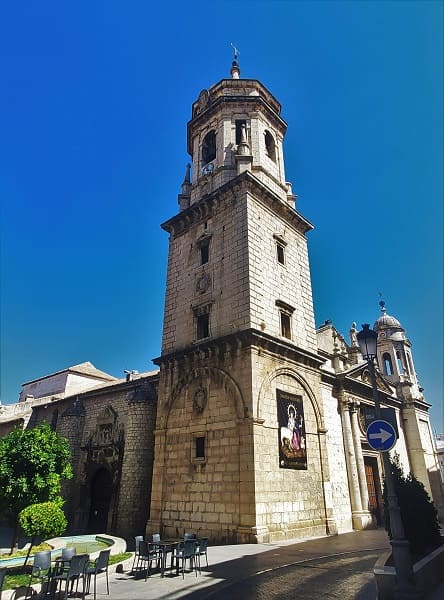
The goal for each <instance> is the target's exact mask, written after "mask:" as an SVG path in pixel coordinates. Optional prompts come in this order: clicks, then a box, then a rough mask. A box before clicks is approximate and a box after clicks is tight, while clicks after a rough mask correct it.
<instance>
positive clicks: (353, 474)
mask: <svg viewBox="0 0 444 600" xmlns="http://www.w3.org/2000/svg"><path fill="white" fill-rule="evenodd" d="M340 410H341V420H342V435H343V437H344V450H345V460H346V464H347V477H348V488H349V493H350V502H351V509H352V524H353V528H354V529H364V527H365V524H366V522H367V518H365V520H364V521H365V522H363V519H362V517H363V511H362V502H361V490H360V488H359V477H358V469H357V465H356V457H355V447H354V443H353V433H352V427H351V420H350V411H349V406H348V403H346V402H344V401H343V400H342V402H341V404H340ZM366 515H368V513H366Z"/></svg>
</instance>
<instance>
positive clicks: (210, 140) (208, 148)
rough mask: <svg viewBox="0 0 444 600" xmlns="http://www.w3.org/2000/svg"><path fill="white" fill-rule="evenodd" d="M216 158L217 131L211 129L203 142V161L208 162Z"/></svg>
mask: <svg viewBox="0 0 444 600" xmlns="http://www.w3.org/2000/svg"><path fill="white" fill-rule="evenodd" d="M215 158H216V132H215V131H214V130H212V131H209V132H208V133H207V135H206V136H205V137H204V139H203V142H202V162H203V164H204V165H206V164H208V163H209V162H211V161H212V160H214V159H215Z"/></svg>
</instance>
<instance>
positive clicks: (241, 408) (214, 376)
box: [166, 366, 248, 427]
mask: <svg viewBox="0 0 444 600" xmlns="http://www.w3.org/2000/svg"><path fill="white" fill-rule="evenodd" d="M196 380H197V381H198V380H200V381H202V382H204V381H205V380H207V381H213V382H214V383H215V384H219V385H220V386H221V387H222V388H223V389H224V391H225V392H227V396H228V397H230V398H232V401H233V408H234V411H235V414H236V415H237V417H238V418H239V419H242V418H244V417H245V416H247V414H248V408H247V406H246V405H245V402H244V398H243V395H242V392H241V390H240V388H239V386H238V385H237V383H236V382H235V380H234V379H233V378H232V377H231V376H230V375H229V374H228V373H227V372H226V371H224V370H223V369H219V368H217V367H211V366H202V367H195V368H193V369H191V370H190V371H188V372H186V373H185V374H184V375H182V374H181V377H180V380H179V382H178V383H177V384H176V385H175V386H174V387H173V389H172V390H171V397H170V401H169V402H168V408H167V414H166V426H167V427H168V419H169V416H170V414H171V411H172V409H173V408H174V406H175V403H176V401H177V399H178V398H180V396H181V395H182V392H183V391H184V390H185V388H186V387H187V386H189V385H191V384H192V383H195V382H196ZM230 391H231V392H232V393H231V394H230V393H229V392H230Z"/></svg>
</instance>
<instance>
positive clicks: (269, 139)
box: [264, 131, 276, 162]
mask: <svg viewBox="0 0 444 600" xmlns="http://www.w3.org/2000/svg"><path fill="white" fill-rule="evenodd" d="M264 135H265V152H266V153H267V155H268V156H269V157H270V158H271V160H274V161H275V162H276V144H275V143H274V138H273V136H272V135H271V133H270V132H269V131H266V132H265V134H264Z"/></svg>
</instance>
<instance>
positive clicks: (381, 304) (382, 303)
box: [379, 292, 387, 314]
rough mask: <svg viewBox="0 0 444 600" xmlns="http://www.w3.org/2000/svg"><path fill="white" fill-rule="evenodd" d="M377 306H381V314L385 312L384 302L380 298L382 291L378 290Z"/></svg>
mask: <svg viewBox="0 0 444 600" xmlns="http://www.w3.org/2000/svg"><path fill="white" fill-rule="evenodd" d="M379 306H380V307H381V312H382V313H383V314H385V313H386V312H387V309H386V308H385V302H384V300H383V299H382V293H381V292H379Z"/></svg>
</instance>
